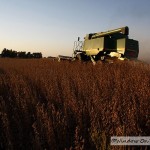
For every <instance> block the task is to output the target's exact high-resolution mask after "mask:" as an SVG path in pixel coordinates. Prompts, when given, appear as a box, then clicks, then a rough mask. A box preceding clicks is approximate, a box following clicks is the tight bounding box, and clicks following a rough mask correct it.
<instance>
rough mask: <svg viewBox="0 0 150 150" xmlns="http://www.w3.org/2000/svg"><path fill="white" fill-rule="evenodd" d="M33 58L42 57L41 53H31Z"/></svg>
mask: <svg viewBox="0 0 150 150" xmlns="http://www.w3.org/2000/svg"><path fill="white" fill-rule="evenodd" d="M33 58H42V53H33Z"/></svg>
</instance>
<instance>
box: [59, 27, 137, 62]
mask: <svg viewBox="0 0 150 150" xmlns="http://www.w3.org/2000/svg"><path fill="white" fill-rule="evenodd" d="M128 35H129V28H128V27H127V26H126V27H122V28H118V29H114V30H109V31H106V32H98V33H90V34H87V35H86V36H85V37H84V41H80V38H78V41H75V42H74V48H73V57H72V59H74V60H75V59H78V60H81V61H88V60H91V61H92V62H93V63H94V64H95V63H96V62H97V61H98V60H101V61H105V60H108V59H110V58H118V59H120V60H124V59H137V58H138V54H139V44H138V41H137V40H133V39H129V37H128ZM65 57H66V58H67V59H68V58H69V57H67V56H61V55H59V56H58V58H59V60H61V59H65ZM70 59H71V58H70Z"/></svg>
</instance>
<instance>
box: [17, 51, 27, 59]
mask: <svg viewBox="0 0 150 150" xmlns="http://www.w3.org/2000/svg"><path fill="white" fill-rule="evenodd" d="M18 57H19V58H26V52H18Z"/></svg>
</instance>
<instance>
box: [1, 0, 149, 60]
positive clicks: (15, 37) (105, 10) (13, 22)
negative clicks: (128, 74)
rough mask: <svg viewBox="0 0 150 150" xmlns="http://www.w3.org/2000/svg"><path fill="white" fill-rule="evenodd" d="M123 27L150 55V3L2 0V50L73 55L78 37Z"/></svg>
mask: <svg viewBox="0 0 150 150" xmlns="http://www.w3.org/2000/svg"><path fill="white" fill-rule="evenodd" d="M123 26H128V27H129V30H130V31H129V32H130V33H129V37H130V38H133V39H136V40H138V41H139V45H140V56H139V57H140V58H141V59H148V58H149V56H150V0H0V51H1V50H3V48H8V49H13V50H17V51H26V52H27V51H31V52H42V54H43V56H45V57H47V56H57V55H59V54H63V55H69V56H71V55H72V50H73V43H74V41H75V40H77V37H78V36H79V37H81V40H83V38H84V36H85V35H86V34H87V33H92V32H102V31H106V30H110V29H115V28H119V27H123Z"/></svg>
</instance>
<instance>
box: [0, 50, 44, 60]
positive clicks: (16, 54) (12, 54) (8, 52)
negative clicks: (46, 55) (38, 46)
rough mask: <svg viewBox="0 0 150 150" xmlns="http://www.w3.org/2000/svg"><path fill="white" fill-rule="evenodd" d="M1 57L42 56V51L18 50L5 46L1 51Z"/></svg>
mask: <svg viewBox="0 0 150 150" xmlns="http://www.w3.org/2000/svg"><path fill="white" fill-rule="evenodd" d="M1 57H10V58H42V53H41V52H39V53H31V52H27V53H26V52H22V51H21V52H17V51H15V50H12V49H11V50H9V49H6V48H4V49H3V50H2V53H1Z"/></svg>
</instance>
